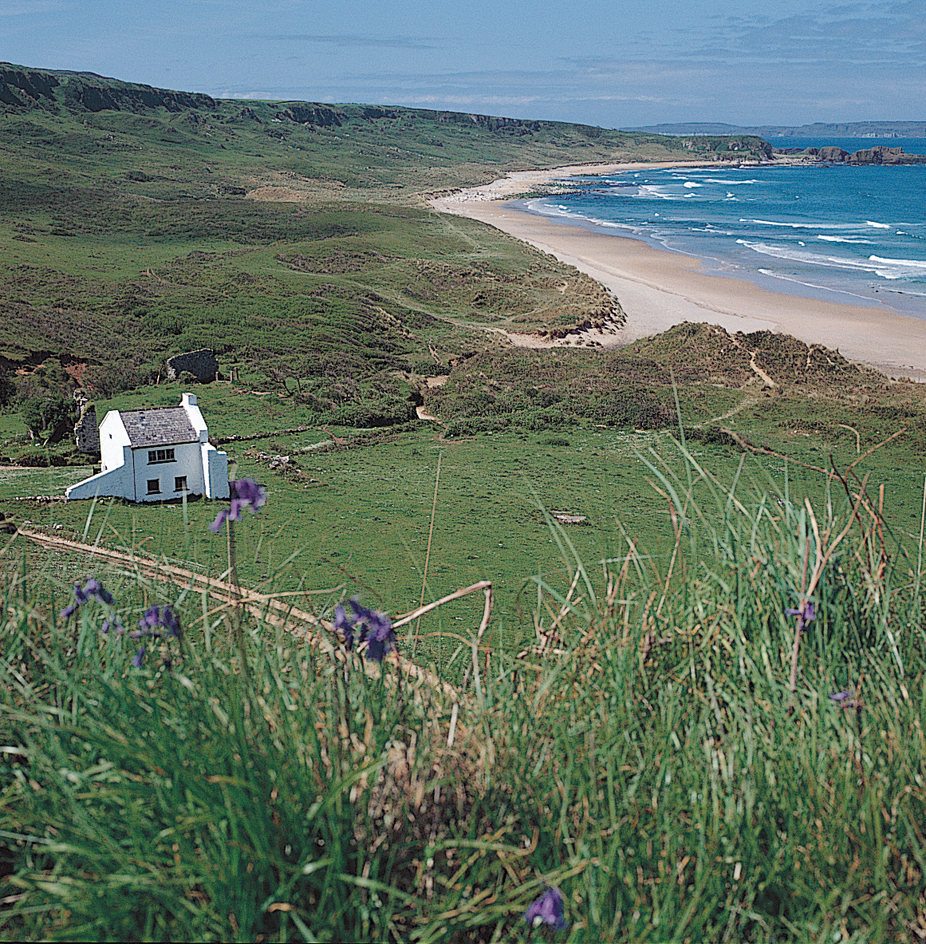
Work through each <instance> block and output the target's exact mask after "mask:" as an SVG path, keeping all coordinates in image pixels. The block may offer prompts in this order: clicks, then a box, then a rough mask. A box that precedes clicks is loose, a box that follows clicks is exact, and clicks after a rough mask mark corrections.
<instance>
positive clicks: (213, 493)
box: [65, 393, 228, 502]
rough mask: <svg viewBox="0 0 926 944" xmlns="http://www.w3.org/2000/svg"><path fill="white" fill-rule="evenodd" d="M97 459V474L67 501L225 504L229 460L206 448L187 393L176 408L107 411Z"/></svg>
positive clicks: (202, 423) (69, 491)
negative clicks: (199, 499)
mask: <svg viewBox="0 0 926 944" xmlns="http://www.w3.org/2000/svg"><path fill="white" fill-rule="evenodd" d="M100 457H101V459H102V469H101V471H100V472H98V473H97V474H96V475H92V476H91V477H90V478H89V479H84V480H83V481H81V482H77V483H76V484H74V485H72V486H71V487H70V488H68V489H67V490H66V491H65V496H66V497H67V498H68V499H72V498H96V497H98V496H100V497H101V496H104V495H114V496H116V497H118V498H127V499H129V501H138V502H144V501H165V500H167V499H171V498H180V497H181V496H182V495H184V494H186V495H205V496H206V497H207V498H228V455H227V454H226V453H224V452H220V451H219V450H218V449H216V448H215V446H212V445H210V444H209V431H208V430H207V429H206V421H205V420H204V419H203V414H202V412H201V411H200V409H199V407H198V406H197V405H196V395H195V394H192V393H185V394H183V396H182V397H181V400H180V406H171V407H157V408H155V409H151V410H124V411H119V410H110V411H109V412H108V413H107V414H106V416H104V417H103V422H102V423H100Z"/></svg>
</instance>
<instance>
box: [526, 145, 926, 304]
mask: <svg viewBox="0 0 926 944" xmlns="http://www.w3.org/2000/svg"><path fill="white" fill-rule="evenodd" d="M847 143H849V144H850V145H851V146H850V147H846V144H847ZM878 143H885V144H891V146H897V145H902V146H903V147H904V150H905V151H906V152H907V153H926V141H922V142H920V141H915V142H911V141H909V140H904V141H902V142H901V141H894V142H880V141H875V142H870V141H869V140H868V139H855V140H854V141H852V142H842V143H840V142H836V141H829V140H827V141H819V142H814V144H816V146H822V145H823V144H837V145H838V146H840V147H843V148H844V149H845V150H850V151H854V150H858V149H859V148H863V147H872V146H874V144H878ZM801 146H806V145H804V143H803V142H801ZM919 148H922V149H921V150H920V149H919ZM571 182H572V183H573V184H579V186H578V187H577V188H576V189H575V190H574V191H573V192H570V193H567V194H561V195H556V196H551V197H545V198H541V199H532V200H527V201H524V204H523V205H524V208H525V209H527V210H529V211H530V212H534V213H540V214H542V215H544V216H548V217H551V218H554V219H560V220H562V221H563V222H568V223H572V224H577V225H583V226H589V227H593V228H595V229H596V230H604V231H606V232H611V233H613V234H615V235H622V236H632V237H636V238H639V239H643V240H645V241H646V242H648V243H650V244H651V245H653V246H656V247H658V248H660V249H666V250H670V251H673V252H680V253H685V254H688V255H691V256H695V257H696V258H699V259H701V260H703V262H704V270H705V271H707V272H710V273H712V274H716V275H722V276H729V277H734V278H745V279H748V280H750V281H752V282H755V283H758V284H760V285H763V286H764V287H766V288H770V289H772V290H774V291H778V292H783V293H786V294H793V295H802V296H804V297H811V298H822V299H826V300H830V301H837V302H843V303H847V304H854V305H874V306H886V307H888V308H891V309H893V310H896V311H898V312H902V313H904V314H908V315H914V316H916V317H920V318H924V319H926V164H912V165H901V166H895V167H885V166H879V165H871V166H859V167H851V166H844V165H826V166H824V165H792V166H776V167H772V166H768V167H765V166H759V167H757V166H746V167H742V168H739V167H730V166H723V167H714V166H706V167H700V168H690V169H688V168H683V169H679V168H671V169H665V170H658V169H653V170H640V171H631V172H625V173H620V174H614V175H609V176H601V177H581V178H571Z"/></svg>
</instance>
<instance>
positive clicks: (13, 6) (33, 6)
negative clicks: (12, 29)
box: [0, 0, 70, 16]
mask: <svg viewBox="0 0 926 944" xmlns="http://www.w3.org/2000/svg"><path fill="white" fill-rule="evenodd" d="M69 6H70V4H69V3H62V2H61V0H20V2H19V3H4V4H2V5H0V16H35V15H36V14H37V13H54V12H56V11H58V10H66V9H67V8H68V7H69Z"/></svg>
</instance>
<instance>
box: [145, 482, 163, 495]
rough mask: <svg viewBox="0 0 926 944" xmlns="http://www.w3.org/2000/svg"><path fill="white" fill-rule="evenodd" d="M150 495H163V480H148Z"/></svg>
mask: <svg viewBox="0 0 926 944" xmlns="http://www.w3.org/2000/svg"><path fill="white" fill-rule="evenodd" d="M148 494H149V495H160V494H161V480H160V479H148Z"/></svg>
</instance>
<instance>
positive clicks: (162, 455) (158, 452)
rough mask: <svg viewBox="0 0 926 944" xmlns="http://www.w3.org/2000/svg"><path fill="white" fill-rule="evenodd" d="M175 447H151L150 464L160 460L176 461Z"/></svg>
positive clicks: (149, 451) (149, 453)
mask: <svg viewBox="0 0 926 944" xmlns="http://www.w3.org/2000/svg"><path fill="white" fill-rule="evenodd" d="M174 461H175V459H174V450H173V449H149V450H148V465H155V464H156V463H158V462H174Z"/></svg>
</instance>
